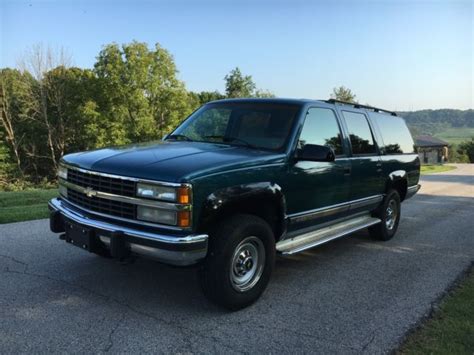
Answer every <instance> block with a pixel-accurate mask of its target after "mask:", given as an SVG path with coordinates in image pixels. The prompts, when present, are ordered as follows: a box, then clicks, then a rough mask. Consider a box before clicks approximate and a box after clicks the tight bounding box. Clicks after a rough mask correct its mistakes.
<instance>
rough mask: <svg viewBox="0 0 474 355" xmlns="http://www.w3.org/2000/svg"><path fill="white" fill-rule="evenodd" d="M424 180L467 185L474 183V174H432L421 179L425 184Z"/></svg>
mask: <svg viewBox="0 0 474 355" xmlns="http://www.w3.org/2000/svg"><path fill="white" fill-rule="evenodd" d="M423 181H430V182H447V183H461V184H466V185H474V176H472V175H454V174H451V175H448V174H431V175H423V176H422V177H421V179H420V183H421V184H422V185H423Z"/></svg>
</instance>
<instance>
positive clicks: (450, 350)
mask: <svg viewBox="0 0 474 355" xmlns="http://www.w3.org/2000/svg"><path fill="white" fill-rule="evenodd" d="M398 353H400V354H474V271H473V270H472V269H471V272H470V274H469V275H468V276H467V278H466V279H465V280H464V281H463V282H462V284H461V286H459V287H458V288H457V289H455V290H453V292H452V293H451V294H450V295H449V296H447V298H446V299H445V300H444V301H443V302H442V304H441V305H440V308H439V309H438V310H437V311H436V312H435V314H434V315H433V317H432V318H431V319H430V320H428V321H427V322H426V323H425V324H424V325H423V326H422V327H421V328H420V329H418V330H417V331H415V333H414V334H412V335H411V336H410V337H409V338H408V339H407V340H406V342H405V344H404V345H403V346H402V347H401V349H400V350H399V352H398Z"/></svg>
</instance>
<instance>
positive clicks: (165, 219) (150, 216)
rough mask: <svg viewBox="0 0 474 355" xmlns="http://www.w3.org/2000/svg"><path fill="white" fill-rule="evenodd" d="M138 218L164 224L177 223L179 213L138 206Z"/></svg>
mask: <svg viewBox="0 0 474 355" xmlns="http://www.w3.org/2000/svg"><path fill="white" fill-rule="evenodd" d="M137 218H138V219H141V220H142V221H149V222H155V223H162V224H170V225H176V223H177V213H176V212H174V211H168V210H163V209H159V208H154V207H145V206H137Z"/></svg>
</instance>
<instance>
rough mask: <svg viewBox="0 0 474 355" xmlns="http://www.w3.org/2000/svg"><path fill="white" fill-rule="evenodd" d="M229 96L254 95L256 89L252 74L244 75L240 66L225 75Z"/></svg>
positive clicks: (226, 90) (227, 94) (226, 89)
mask: <svg viewBox="0 0 474 355" xmlns="http://www.w3.org/2000/svg"><path fill="white" fill-rule="evenodd" d="M224 80H225V93H226V96H227V97H230V98H232V97H253V96H254V92H255V89H256V86H255V83H254V82H253V80H252V76H250V75H245V76H244V75H242V72H241V71H240V69H239V68H238V67H236V68H235V69H233V70H231V71H230V73H229V74H227V75H226V76H225V77H224Z"/></svg>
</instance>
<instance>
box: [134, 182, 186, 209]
mask: <svg viewBox="0 0 474 355" xmlns="http://www.w3.org/2000/svg"><path fill="white" fill-rule="evenodd" d="M137 196H139V197H145V198H152V199H155V200H163V201H171V202H178V203H183V204H186V203H190V202H191V190H190V189H189V188H187V187H179V188H175V187H169V186H161V185H154V184H147V183H141V182H139V183H138V184H137Z"/></svg>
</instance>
